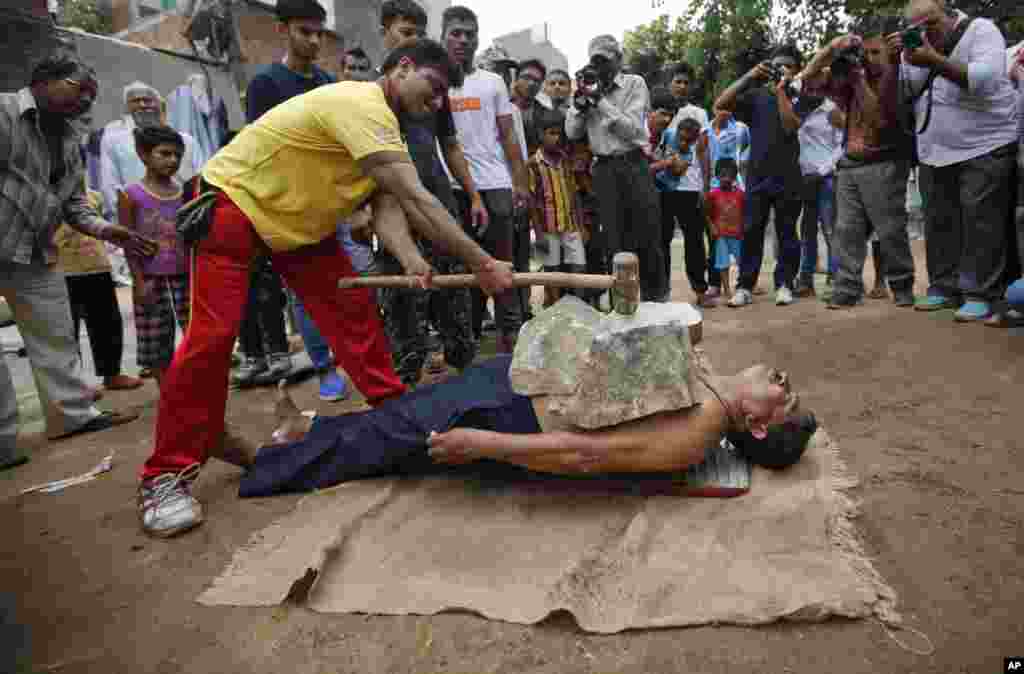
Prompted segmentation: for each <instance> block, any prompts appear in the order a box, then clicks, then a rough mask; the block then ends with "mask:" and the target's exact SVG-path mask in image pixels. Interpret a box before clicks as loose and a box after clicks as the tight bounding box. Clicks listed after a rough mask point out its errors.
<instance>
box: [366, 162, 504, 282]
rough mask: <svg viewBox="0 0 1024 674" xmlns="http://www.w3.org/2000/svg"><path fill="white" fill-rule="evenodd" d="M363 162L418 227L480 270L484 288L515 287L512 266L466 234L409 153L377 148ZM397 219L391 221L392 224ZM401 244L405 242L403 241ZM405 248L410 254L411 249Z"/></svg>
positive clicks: (372, 175)
mask: <svg viewBox="0 0 1024 674" xmlns="http://www.w3.org/2000/svg"><path fill="white" fill-rule="evenodd" d="M359 164H360V167H361V168H362V170H363V172H364V173H365V174H366V175H368V176H370V177H371V178H373V179H374V181H376V183H377V185H378V186H379V187H380V189H381V190H382V191H384V192H387V193H389V194H391V195H392V196H394V197H395V199H397V201H398V203H399V204H400V205H401V207H402V211H403V212H404V213H405V216H406V218H407V219H408V222H409V223H410V224H411V225H412V226H413V227H415V228H416V230H417V231H419V232H420V233H422V234H423V235H424V236H426V237H428V238H430V239H431V240H433V241H437V242H439V243H442V244H444V245H445V246H446V247H447V248H448V250H450V251H451V252H452V253H453V254H454V255H455V256H457V257H458V258H459V259H461V260H462V261H463V262H465V263H466V264H467V265H468V266H469V268H470V269H472V270H473V272H474V273H475V274H477V276H478V277H479V278H480V286H481V289H482V290H484V291H485V292H487V293H494V292H500V291H501V290H505V289H506V288H509V287H511V285H512V272H511V270H509V269H508V268H507V267H505V266H504V265H499V264H497V263H496V261H495V260H494V258H492V257H491V256H490V255H488V254H487V253H486V252H484V250H483V249H482V248H481V247H480V246H478V245H477V244H476V242H474V241H473V240H472V239H470V238H469V237H468V236H466V234H465V232H463V231H462V227H460V226H459V224H458V223H457V222H455V220H453V219H452V216H451V214H449V213H448V210H447V209H445V207H444V206H442V205H441V202H440V201H438V200H437V199H436V198H435V197H434V195H432V194H431V193H430V192H428V191H427V190H426V188H425V187H423V184H422V183H421V182H420V179H419V176H418V175H417V174H416V169H415V167H413V165H412V162H410V161H409V157H408V155H406V154H404V153H401V152H376V153H374V154H371V155H369V156H367V157H365V158H364V159H362V160H361V161H360V162H359ZM386 205H387V204H386V203H385V206H386ZM394 222H395V221H391V224H394ZM399 236H401V235H399ZM399 245H402V244H401V242H399ZM402 252H403V254H407V251H402ZM395 254H396V256H397V255H398V252H397V251H395Z"/></svg>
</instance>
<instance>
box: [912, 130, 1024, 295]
mask: <svg viewBox="0 0 1024 674" xmlns="http://www.w3.org/2000/svg"><path fill="white" fill-rule="evenodd" d="M1016 154H1017V144H1016V143H1013V144H1011V145H1006V146H1003V147H1001V148H998V149H996V150H993V151H992V152H989V153H988V154H984V155H982V156H980V157H975V158H974V159H968V160H967V161H962V162H960V163H959V164H952V165H950V166H939V167H935V166H926V165H924V164H922V165H921V167H920V170H919V171H918V175H919V178H918V180H919V181H920V185H921V197H922V199H923V201H924V215H925V250H926V251H927V253H928V292H929V294H935V295H944V296H946V297H959V296H961V295H963V297H964V299H966V300H980V301H982V302H991V301H994V300H997V299H999V297H1000V295H1001V294H1002V291H1003V283H1004V281H1005V279H1004V278H1003V276H1004V273H1005V271H1006V263H1007V255H1006V248H1007V240H1006V238H1007V237H1006V228H1007V223H1008V222H1009V218H1010V207H1011V206H1010V205H1011V202H1012V199H1013V191H1012V189H1013V186H1012V185H1011V178H1012V176H1013V166H1014V163H1015V161H1016Z"/></svg>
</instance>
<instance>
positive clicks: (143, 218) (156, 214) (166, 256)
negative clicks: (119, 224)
mask: <svg viewBox="0 0 1024 674" xmlns="http://www.w3.org/2000/svg"><path fill="white" fill-rule="evenodd" d="M124 191H125V192H126V193H127V194H128V196H129V197H131V200H132V204H133V205H134V210H135V227H134V229H135V231H137V232H138V233H139V234H141V235H142V236H144V237H146V238H148V239H152V240H154V241H156V242H157V246H159V249H158V250H157V252H156V255H154V256H153V257H149V258H145V259H142V260H139V263H140V264H141V266H142V273H143V274H145V275H146V276H180V275H182V274H185V273H186V270H187V266H186V260H187V258H186V256H185V244H184V242H183V241H182V240H181V237H179V236H178V229H177V223H176V220H175V218H176V216H177V214H178V209H179V208H181V206H182V196H181V192H180V191H179V192H178V193H177V194H176V195H174V196H171V197H161V196H157V195H155V194H153V193H152V192H150V191H149V190H147V189H146V188H145V187H143V185H142V183H132V184H131V185H129V186H128V187H126V188H125V190H124Z"/></svg>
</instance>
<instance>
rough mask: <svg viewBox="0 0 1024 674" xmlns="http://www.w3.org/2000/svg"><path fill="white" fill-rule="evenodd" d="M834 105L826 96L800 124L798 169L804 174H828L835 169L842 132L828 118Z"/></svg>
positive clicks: (840, 146) (841, 143)
mask: <svg viewBox="0 0 1024 674" xmlns="http://www.w3.org/2000/svg"><path fill="white" fill-rule="evenodd" d="M835 107H836V104H835V103H833V102H832V101H831V100H829V99H827V98H826V99H825V100H824V101H822V103H821V105H819V106H818V107H817V108H815V109H814V111H813V112H811V114H809V115H807V118H806V119H804V123H803V124H801V125H800V130H799V131H798V132H797V137H798V138H799V139H800V171H801V172H802V173H803V174H804V175H805V176H829V175H832V174H833V173H834V172H835V170H836V158H837V156H838V155H840V154H842V145H843V132H842V131H841V130H839V129H837V128H836V127H834V126H832V122H830V121H829V119H828V116H829V114H830V113H831V112H832V110H833V109H835Z"/></svg>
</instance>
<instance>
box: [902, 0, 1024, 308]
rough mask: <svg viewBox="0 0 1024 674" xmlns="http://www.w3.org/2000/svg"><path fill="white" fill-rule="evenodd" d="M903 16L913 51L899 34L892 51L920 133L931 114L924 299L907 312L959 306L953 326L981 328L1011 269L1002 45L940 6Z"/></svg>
mask: <svg viewBox="0 0 1024 674" xmlns="http://www.w3.org/2000/svg"><path fill="white" fill-rule="evenodd" d="M904 15H905V16H906V18H907V20H908V21H909V22H911V23H912V24H913V25H915V26H917V27H918V28H919V30H920V31H921V44H919V45H909V44H904V41H903V37H902V34H901V33H894V34H892V35H890V36H889V39H890V43H891V46H892V47H893V48H895V49H899V50H902V53H903V63H902V64H901V67H902V71H901V79H902V80H904V81H905V84H906V87H907V89H909V90H911V93H912V95H914V96H916V97H917V99H916V103H915V110H914V116H915V118H916V119H917V120H918V121H919V123H920V125H921V126H924V119H925V117H926V116H928V115H930V120H929V124H928V127H927V128H926V129H923V132H921V133H919V134H918V136H917V149H918V156H919V159H920V167H919V169H918V173H919V175H918V180H919V181H920V186H921V192H922V194H921V196H922V198H923V200H924V212H925V226H926V230H925V249H926V251H927V253H928V256H927V262H928V295H927V296H926V297H922V298H919V299H918V301H917V304H916V305H915V307H914V308H915V309H918V310H920V311H933V310H937V309H943V308H947V307H949V308H952V307H957V306H959V309H958V310H957V311H956V313H955V314H954V319H955V320H957V321H961V322H971V321H980V320H984V319H986V318H988V317H989V315H990V314H991V313H992V302H993V300H995V299H998V297H999V295H1000V294H1001V290H1002V285H1003V283H1004V282H1005V278H1004V276H1005V274H1006V271H1007V264H1008V262H1009V257H1008V256H1007V249H1008V245H1007V237H1006V223H1007V222H1009V221H1010V217H1011V213H1012V211H1011V210H1010V209H1012V208H1013V206H1012V200H1013V192H1012V189H1011V181H1012V175H1013V171H1014V164H1015V163H1016V155H1017V143H1018V130H1017V115H1018V111H1017V95H1016V92H1015V91H1014V89H1013V84H1011V82H1010V78H1009V77H1008V76H1007V73H1006V40H1005V39H1004V38H1003V35H1002V33H1001V32H1000V31H999V28H998V27H997V26H996V25H995V24H994V23H993V22H992V21H990V20H989V19H985V18H982V17H969V16H967V15H966V14H964V13H963V12H960V11H957V10H954V9H952V8H951V7H949V6H948V5H947V4H946V2H945V0H911V2H909V3H908V4H907V7H906V10H905V12H904ZM919 94H920V95H919ZM919 130H920V129H919Z"/></svg>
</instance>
